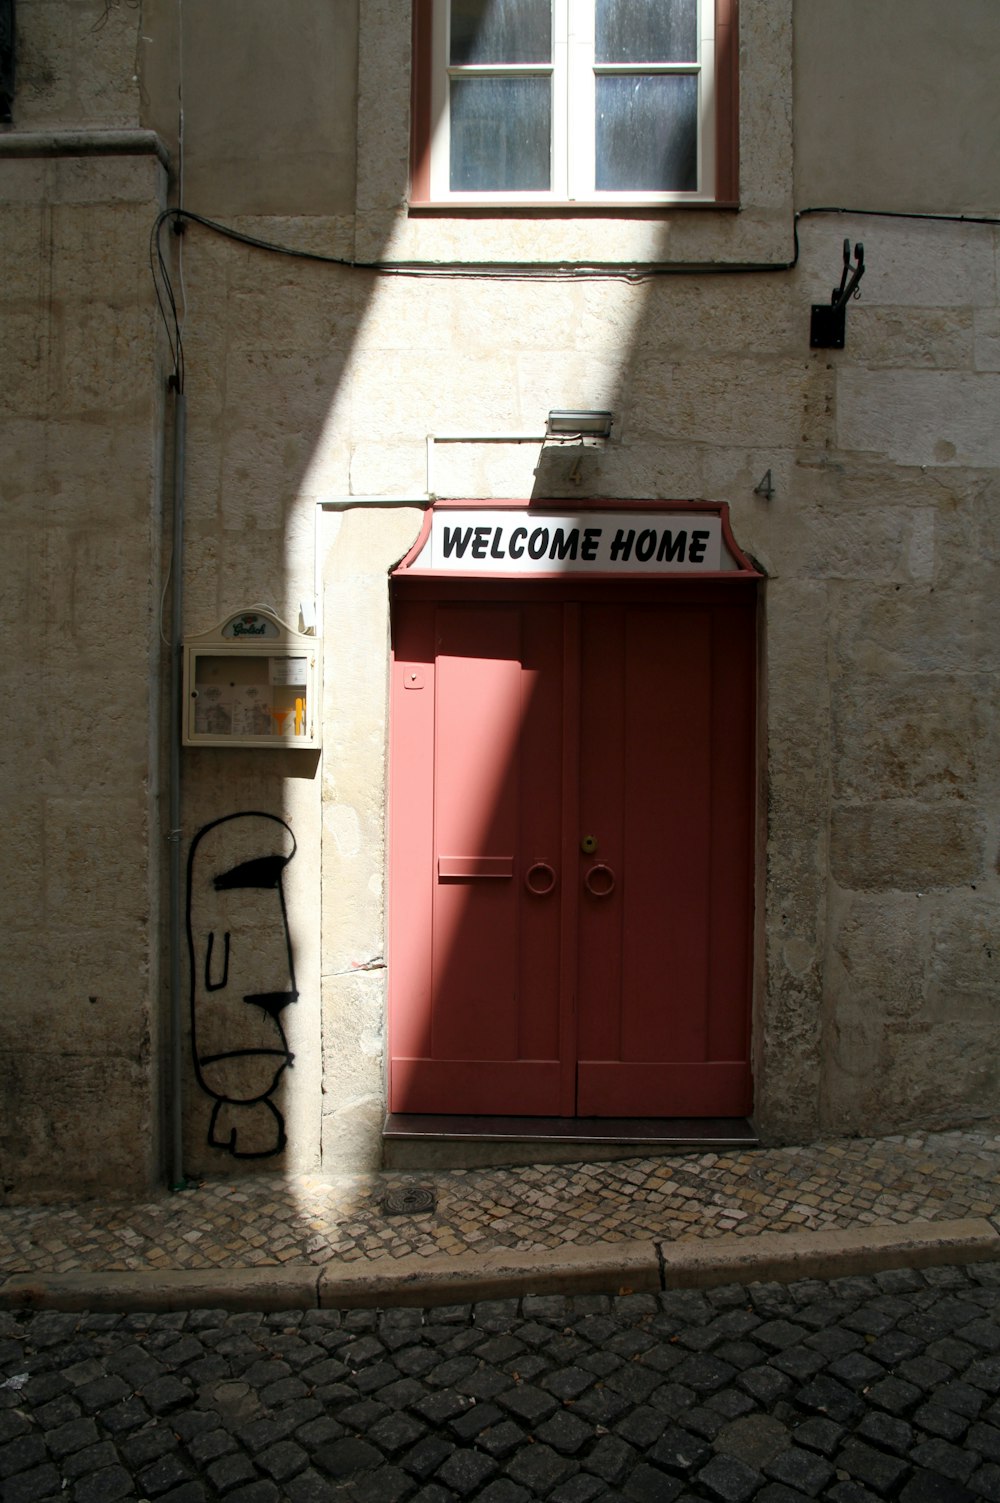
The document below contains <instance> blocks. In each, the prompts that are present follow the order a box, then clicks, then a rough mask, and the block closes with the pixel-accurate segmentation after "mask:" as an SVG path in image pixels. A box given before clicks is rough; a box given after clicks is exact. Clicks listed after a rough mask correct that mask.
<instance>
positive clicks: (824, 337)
mask: <svg viewBox="0 0 1000 1503" xmlns="http://www.w3.org/2000/svg"><path fill="white" fill-rule="evenodd" d="M864 274H865V248H864V246H863V245H862V244H861V241H860V240H859V241H858V243H857V244H856V245H855V247H854V265H853V266H852V265H851V242H850V241H849V240H845V241H844V270H843V272H842V273H841V277H840V286H839V287H835V288H834V289H833V293H832V295H831V297H830V301H829V303H813V305H812V321H811V323H810V325H809V344H810V346H811V348H812V349H814V350H842V349H843V348H844V339H845V335H846V330H847V304H848V302H849V301H850V299H851V298H852V297H860V293H859V291H858V283H859V282H860V281H861V278H862V277H863V276H864Z"/></svg>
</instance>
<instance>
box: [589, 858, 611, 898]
mask: <svg viewBox="0 0 1000 1503" xmlns="http://www.w3.org/2000/svg"><path fill="white" fill-rule="evenodd" d="M583 885H584V887H585V888H586V889H587V891H588V892H589V893H590V896H591V897H592V898H610V896H611V894H612V893H613V892H614V890H615V874H614V872H613V871H612V870H611V868H610V866H607V865H605V863H604V862H603V861H598V862H597V864H596V866H592V867H591V868H590V870H589V871H588V872H587V873H586V874H585V876H584V879H583Z"/></svg>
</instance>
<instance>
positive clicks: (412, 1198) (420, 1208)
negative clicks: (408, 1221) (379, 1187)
mask: <svg viewBox="0 0 1000 1503" xmlns="http://www.w3.org/2000/svg"><path fill="white" fill-rule="evenodd" d="M380 1204H381V1206H382V1210H383V1212H384V1214H385V1215H386V1216H420V1215H422V1214H424V1213H425V1212H427V1211H433V1210H436V1208H437V1196H436V1195H435V1193H434V1191H433V1190H426V1189H422V1188H421V1187H420V1186H418V1185H414V1186H412V1187H408V1188H407V1189H405V1190H387V1191H386V1192H385V1194H384V1195H383V1196H382V1200H381V1202H380Z"/></svg>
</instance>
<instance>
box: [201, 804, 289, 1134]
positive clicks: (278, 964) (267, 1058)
mask: <svg viewBox="0 0 1000 1503" xmlns="http://www.w3.org/2000/svg"><path fill="white" fill-rule="evenodd" d="M294 855H295V837H294V835H293V834H292V832H291V830H290V829H289V828H288V826H287V825H286V824H285V821H284V820H283V819H279V818H278V816H277V815H276V814H259V813H250V814H227V815H225V816H224V817H223V818H222V819H217V820H214V821H213V822H212V823H211V824H208V825H205V826H204V828H203V829H201V830H199V832H198V834H197V835H196V836H195V838H194V840H193V841H192V842H191V851H190V854H189V856H188V880H187V936H188V951H189V954H190V959H191V1050H192V1053H193V1055H194V1069H195V1075H196V1076H197V1078H198V1084H199V1085H200V1086H201V1088H202V1090H203V1091H206V1092H207V1093H208V1095H209V1096H212V1097H214V1098H215V1105H214V1106H213V1108H212V1116H211V1120H210V1121H209V1125H208V1141H209V1143H210V1144H211V1145H212V1146H213V1147H214V1148H224V1149H226V1150H227V1151H228V1152H229V1153H231V1154H232V1155H233V1156H234V1157H235V1158H239V1159H259V1158H269V1157H270V1156H271V1155H273V1154H276V1153H280V1152H281V1151H282V1149H283V1148H284V1147H285V1141H286V1140H285V1119H284V1117H283V1116H282V1114H281V1112H280V1111H279V1110H278V1107H277V1106H276V1105H275V1103H274V1101H273V1100H272V1096H273V1094H274V1091H275V1088H276V1087H277V1084H278V1081H279V1079H280V1077H281V1075H282V1074H283V1072H284V1071H285V1070H286V1069H287V1068H288V1067H290V1065H291V1064H292V1058H293V1056H292V1053H291V1051H290V1050H289V1048H288V1041H287V1039H286V1037H285V1030H284V1028H283V1026H282V1022H281V1014H282V1012H283V1010H284V1009H285V1008H286V1007H287V1006H288V1005H289V1003H290V1002H295V1001H297V1000H298V995H299V994H298V992H297V990H296V988H295V966H294V963H293V959H292V942H291V936H290V935H289V931H288V914H287V912H286V909H285V894H284V889H283V887H282V879H283V877H284V872H285V868H286V866H287V865H288V863H289V862H290V861H291V859H292V857H293V856H294Z"/></svg>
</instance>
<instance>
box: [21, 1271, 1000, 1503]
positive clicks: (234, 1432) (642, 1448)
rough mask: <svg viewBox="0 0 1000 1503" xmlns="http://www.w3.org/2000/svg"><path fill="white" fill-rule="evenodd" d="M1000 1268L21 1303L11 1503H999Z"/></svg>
mask: <svg viewBox="0 0 1000 1503" xmlns="http://www.w3.org/2000/svg"><path fill="white" fill-rule="evenodd" d="M998 1394H1000V1265H997V1264H982V1265H977V1266H974V1267H971V1268H969V1269H968V1270H962V1269H954V1268H939V1269H928V1270H926V1271H924V1272H922V1273H917V1272H911V1271H899V1272H889V1273H881V1274H876V1275H872V1276H867V1277H851V1278H841V1279H837V1280H833V1281H831V1282H820V1281H815V1280H809V1281H801V1282H799V1283H795V1284H791V1285H787V1286H783V1285H776V1284H753V1285H750V1286H748V1287H741V1286H735V1285H730V1286H728V1287H724V1288H720V1289H715V1290H712V1291H709V1292H707V1293H701V1292H695V1291H683V1292H667V1293H660V1294H631V1295H630V1294H623V1295H619V1296H617V1297H610V1296H603V1295H591V1296H585V1297H575V1298H565V1297H562V1296H558V1297H557V1296H534V1297H525V1298H523V1299H521V1300H519V1301H518V1300H505V1301H493V1302H481V1303H479V1304H474V1305H455V1306H446V1307H443V1308H438V1309H434V1310H424V1311H420V1310H409V1309H398V1310H389V1311H382V1312H377V1311H367V1310H353V1311H347V1312H338V1311H324V1310H313V1311H306V1312H300V1311H294V1312H281V1313H276V1314H270V1315H261V1314H256V1313H244V1314H226V1313H224V1312H221V1311H213V1310H194V1311H188V1312H181V1313H177V1314H161V1315H148V1316H147V1315H141V1314H132V1315H115V1314H100V1315H98V1314H83V1315H78V1314H69V1313H62V1312H49V1311H43V1312H39V1313H34V1314H28V1313H19V1312H0V1496H2V1497H3V1500H4V1503H36V1500H42V1499H57V1498H58V1499H66V1500H72V1503H111V1500H114V1499H149V1500H153V1499H155V1500H162V1503H201V1500H211V1499H217V1498H225V1499H227V1500H229V1503H279V1500H288V1503H313V1500H316V1503H319V1500H322V1499H326V1498H331V1497H338V1498H339V1497H342V1498H348V1499H356V1500H359V1503H361V1500H364V1503H397V1500H398V1503H408V1500H419V1503H451V1500H466V1499H468V1500H473V1499H475V1500H479V1499H481V1500H484V1503H522V1500H529V1499H534V1498H545V1499H550V1500H552V1503H589V1500H599V1499H604V1498H623V1499H630V1500H635V1503H674V1500H683V1499H685V1498H691V1499H694V1498H698V1499H707V1500H712V1503H745V1500H749V1499H751V1498H757V1499H759V1500H760V1503H798V1500H802V1499H808V1498H817V1499H830V1500H832V1503H866V1500H869V1499H873V1498H879V1499H900V1500H901V1503H965V1500H972V1499H987V1500H991V1503H992V1500H1000V1399H998Z"/></svg>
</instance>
